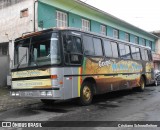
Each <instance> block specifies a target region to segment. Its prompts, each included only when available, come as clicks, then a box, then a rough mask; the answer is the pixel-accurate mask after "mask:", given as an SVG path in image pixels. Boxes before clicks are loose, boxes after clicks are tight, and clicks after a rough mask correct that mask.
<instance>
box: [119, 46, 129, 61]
mask: <svg viewBox="0 0 160 130" xmlns="http://www.w3.org/2000/svg"><path fill="white" fill-rule="evenodd" d="M119 51H120V56H121V58H124V59H130V58H131V55H130V49H129V46H128V45H124V44H119Z"/></svg>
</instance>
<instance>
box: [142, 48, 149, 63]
mask: <svg viewBox="0 0 160 130" xmlns="http://www.w3.org/2000/svg"><path fill="white" fill-rule="evenodd" d="M141 56H142V60H144V61H148V52H147V50H144V49H141Z"/></svg>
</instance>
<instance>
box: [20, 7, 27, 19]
mask: <svg viewBox="0 0 160 130" xmlns="http://www.w3.org/2000/svg"><path fill="white" fill-rule="evenodd" d="M28 16H29V11H28V8H27V9H23V10H21V12H20V17H21V18H23V17H28Z"/></svg>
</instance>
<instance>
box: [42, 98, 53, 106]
mask: <svg viewBox="0 0 160 130" xmlns="http://www.w3.org/2000/svg"><path fill="white" fill-rule="evenodd" d="M41 102H43V103H44V104H47V105H49V104H53V103H54V102H55V100H52V99H41Z"/></svg>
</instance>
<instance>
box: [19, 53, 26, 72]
mask: <svg viewBox="0 0 160 130" xmlns="http://www.w3.org/2000/svg"><path fill="white" fill-rule="evenodd" d="M25 57H26V58H27V53H26V54H24V55H23V56H22V58H21V60H20V61H19V63H18V65H17V69H18V68H19V66H20V65H21V63H22V61H23V60H24V58H25Z"/></svg>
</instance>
